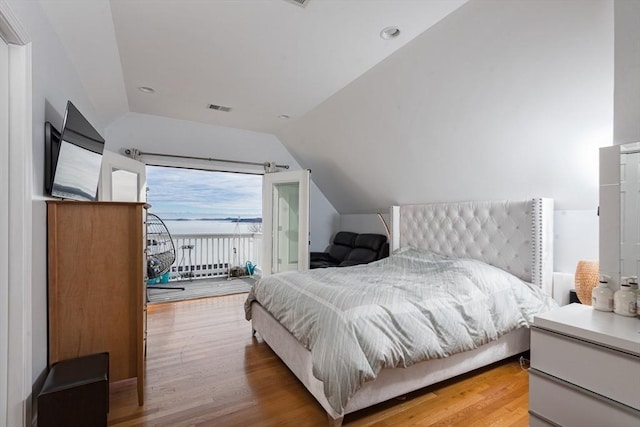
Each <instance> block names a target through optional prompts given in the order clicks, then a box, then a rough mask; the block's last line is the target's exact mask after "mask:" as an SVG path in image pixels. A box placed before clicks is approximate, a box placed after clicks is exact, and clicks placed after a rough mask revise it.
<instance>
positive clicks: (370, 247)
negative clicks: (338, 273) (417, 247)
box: [309, 231, 389, 268]
mask: <svg viewBox="0 0 640 427" xmlns="http://www.w3.org/2000/svg"><path fill="white" fill-rule="evenodd" d="M387 256H389V244H388V242H387V237H386V236H384V235H382V234H367V233H365V234H356V233H351V232H349V231H340V232H338V233H336V235H335V237H334V238H333V242H332V244H331V245H330V246H329V248H328V250H327V251H326V252H311V254H310V257H309V258H310V263H309V264H310V267H311V268H324V267H347V266H350V265H357V264H367V263H370V262H372V261H377V260H379V259H381V258H384V257H387Z"/></svg>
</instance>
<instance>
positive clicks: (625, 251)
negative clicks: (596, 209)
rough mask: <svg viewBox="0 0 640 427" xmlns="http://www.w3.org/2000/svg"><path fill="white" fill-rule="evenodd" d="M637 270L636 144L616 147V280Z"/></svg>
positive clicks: (639, 165)
mask: <svg viewBox="0 0 640 427" xmlns="http://www.w3.org/2000/svg"><path fill="white" fill-rule="evenodd" d="M639 267H640V142H633V143H628V144H622V145H620V278H621V280H622V279H624V278H631V277H634V278H635V279H636V280H634V281H635V282H637V277H638V271H640V270H639Z"/></svg>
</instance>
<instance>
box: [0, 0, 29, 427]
mask: <svg viewBox="0 0 640 427" xmlns="http://www.w3.org/2000/svg"><path fill="white" fill-rule="evenodd" d="M0 36H1V37H2V39H4V40H5V41H7V42H9V51H8V54H9V99H8V107H9V112H10V113H9V120H8V129H9V133H8V156H7V158H6V159H5V161H3V162H2V164H0V166H2V167H3V168H5V167H6V170H7V172H8V174H7V177H8V182H6V184H5V186H3V190H5V189H6V190H8V192H7V196H8V197H7V198H8V205H7V206H8V210H7V216H6V218H4V217H3V218H1V219H0V221H2V224H0V226H1V227H3V228H4V227H7V228H6V229H7V230H8V232H7V240H8V242H7V243H8V244H7V246H6V247H7V249H6V250H5V249H0V251H1V252H0V256H1V257H2V260H3V263H4V262H6V264H7V273H6V275H3V279H4V278H6V280H7V282H6V283H7V284H6V286H7V307H6V308H7V316H6V317H7V321H8V324H3V325H2V326H1V328H3V329H2V332H1V333H0V334H4V333H6V337H7V347H4V348H3V349H2V350H0V352H2V354H1V355H0V358H5V360H6V372H3V373H2V374H0V377H2V376H5V378H6V384H2V387H3V389H4V390H3V392H2V393H0V397H2V399H3V402H2V403H0V424H4V425H6V426H8V427H13V426H24V425H31V388H32V343H31V330H32V329H31V322H32V314H31V313H32V311H31V271H32V268H31V265H32V239H31V238H32V228H33V223H32V207H31V203H32V197H33V186H32V163H33V156H32V135H33V134H32V86H31V84H32V83H31V82H32V70H31V63H32V61H31V55H32V54H31V44H30V43H29V39H28V37H27V34H26V32H25V31H24V29H23V27H22V26H21V25H20V23H19V21H18V19H17V18H16V16H15V14H14V13H13V12H12V10H11V9H10V7H9V5H8V4H7V2H6V1H4V0H0ZM5 259H6V261H5ZM2 285H3V286H5V285H4V283H3V284H2ZM3 308H4V307H3ZM9 325H11V326H10V327H9ZM5 349H6V350H5ZM2 368H4V366H3V367H2ZM5 393H6V394H5Z"/></svg>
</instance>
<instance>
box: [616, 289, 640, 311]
mask: <svg viewBox="0 0 640 427" xmlns="http://www.w3.org/2000/svg"><path fill="white" fill-rule="evenodd" d="M637 298H638V297H637V295H636V293H635V292H633V290H631V285H630V284H629V283H621V284H620V289H619V290H617V291H616V293H615V294H613V312H614V313H616V314H619V315H621V316H628V317H635V316H636V314H637Z"/></svg>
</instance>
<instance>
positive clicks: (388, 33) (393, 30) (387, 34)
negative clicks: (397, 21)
mask: <svg viewBox="0 0 640 427" xmlns="http://www.w3.org/2000/svg"><path fill="white" fill-rule="evenodd" d="M399 35H400V29H399V28H398V27H387V28H384V29H383V30H382V31H380V37H382V38H383V39H385V40H390V39H393V38H396V37H398V36H399Z"/></svg>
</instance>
